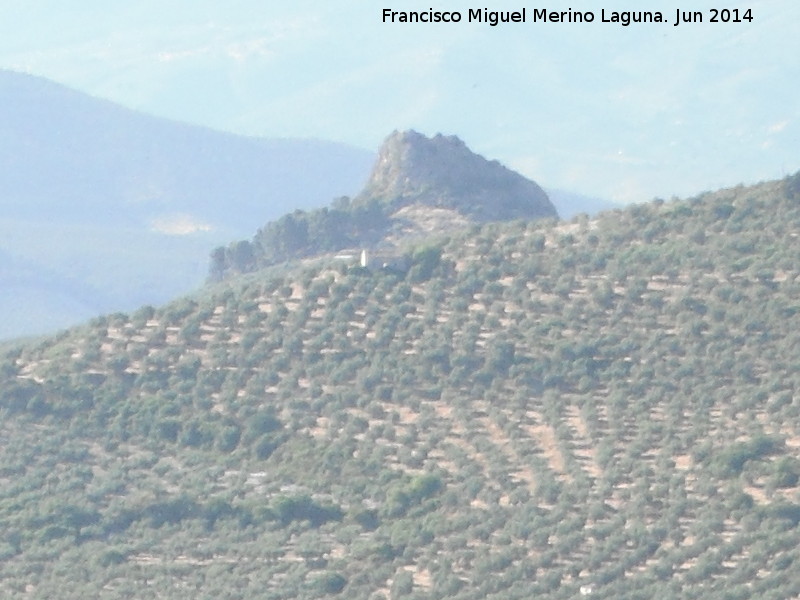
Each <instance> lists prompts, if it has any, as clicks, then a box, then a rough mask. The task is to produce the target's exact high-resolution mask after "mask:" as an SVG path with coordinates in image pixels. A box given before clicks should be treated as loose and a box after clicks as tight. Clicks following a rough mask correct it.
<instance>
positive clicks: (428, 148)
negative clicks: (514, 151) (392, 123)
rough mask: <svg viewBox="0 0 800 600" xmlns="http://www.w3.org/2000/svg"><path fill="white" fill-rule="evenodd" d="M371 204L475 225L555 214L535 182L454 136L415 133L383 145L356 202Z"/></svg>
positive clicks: (395, 137)
mask: <svg viewBox="0 0 800 600" xmlns="http://www.w3.org/2000/svg"><path fill="white" fill-rule="evenodd" d="M375 201H379V202H381V203H383V204H386V205H388V208H389V211H390V212H394V211H396V210H399V209H401V208H403V207H406V206H413V205H424V206H431V207H435V208H446V209H454V210H456V211H457V212H459V213H460V214H462V215H465V216H467V217H469V218H470V219H471V220H475V221H479V222H485V221H504V220H510V219H535V218H542V217H557V216H558V214H557V212H556V209H555V207H554V206H553V205H552V203H551V202H550V200H549V199H548V197H547V194H546V193H545V192H544V190H542V188H540V187H539V186H538V185H537V184H536V183H534V182H533V181H531V180H529V179H526V178H525V177H523V176H522V175H520V174H519V173H515V172H514V171H511V170H510V169H507V168H506V167H504V166H503V165H501V164H500V163H499V162H497V161H496V160H493V161H489V160H486V159H485V158H484V157H482V156H480V155H478V154H475V153H474V152H472V151H471V150H470V149H469V148H467V146H466V144H465V143H464V142H463V141H461V140H460V139H459V138H458V137H456V136H444V135H441V134H437V135H435V136H434V137H432V138H428V137H426V136H424V135H422V134H420V133H417V132H416V131H403V132H399V131H395V132H394V133H392V134H391V135H390V136H389V137H388V138H386V141H385V142H384V143H383V146H382V147H381V149H380V152H379V153H378V160H377V162H376V164H375V166H374V168H373V170H372V174H371V176H370V178H369V181H368V182H367V185H366V186H365V188H364V190H363V191H362V192H361V193H360V194H359V195H358V197H357V198H356V199H355V200H354V203H356V204H368V203H371V202H375Z"/></svg>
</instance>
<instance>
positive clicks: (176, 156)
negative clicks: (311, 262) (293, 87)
mask: <svg viewBox="0 0 800 600" xmlns="http://www.w3.org/2000/svg"><path fill="white" fill-rule="evenodd" d="M0 114H1V115H2V119H0V251H3V252H4V253H5V254H0V261H2V260H3V259H4V258H8V257H13V260H14V265H13V269H11V270H10V271H5V270H0V307H6V308H7V307H10V306H13V307H15V308H14V310H13V311H11V312H9V310H6V311H5V312H4V314H7V315H9V318H6V319H4V320H3V322H2V323H0V338H4V337H9V336H13V335H23V334H32V333H40V332H44V331H48V330H51V329H52V328H53V327H54V326H65V325H68V324H71V323H73V322H75V321H77V320H80V319H83V318H85V317H86V316H87V315H88V314H97V313H99V312H108V311H113V310H123V309H131V308H135V307H136V306H139V305H140V304H143V303H157V302H163V301H166V300H167V299H170V298H172V297H174V296H175V295H177V294H180V293H183V292H186V291H188V290H189V289H191V288H192V287H194V286H196V285H197V284H199V283H201V282H202V281H203V277H204V275H205V269H206V265H207V260H208V254H209V251H210V249H211V248H213V247H214V246H215V245H217V244H219V243H223V242H227V241H229V240H230V239H234V238H235V237H237V236H239V237H244V236H249V235H251V234H252V233H253V231H255V229H256V228H257V227H258V226H260V225H261V224H263V223H265V222H267V221H269V220H271V219H274V218H277V217H278V216H280V215H282V214H284V213H286V212H289V211H290V210H294V209H296V208H313V207H316V206H322V205H324V204H327V203H329V202H330V201H331V200H332V199H333V198H334V197H336V196H339V195H344V194H350V193H353V192H355V191H357V190H358V189H359V188H360V187H361V185H362V184H363V181H364V179H365V178H366V176H367V174H368V172H369V167H370V165H371V162H372V160H373V154H372V153H371V152H369V151H366V150H361V149H358V148H354V147H349V146H346V145H343V144H336V143H331V142H324V141H317V140H288V139H287V140H282V139H277V140H269V139H258V138H250V137H244V136H238V135H233V134H228V133H221V132H216V131H212V130H210V129H207V128H203V127H196V126H191V125H187V124H183V123H179V122H175V121H171V120H166V119H161V118H155V117H151V116H148V115H145V114H142V113H139V112H136V111H133V110H129V109H127V108H123V107H121V106H118V105H116V104H114V103H111V102H108V101H104V100H98V99H96V98H93V97H90V96H88V95H86V94H83V93H80V92H77V91H75V90H72V89H69V88H67V87H64V86H62V85H59V84H56V83H54V82H51V81H48V80H46V79H42V78H38V77H32V76H29V75H23V74H19V73H15V72H9V71H0ZM8 260H11V259H8ZM23 272H24V273H26V275H25V276H24V277H20V273H23ZM67 282H68V285H67ZM37 307H38V308H37ZM42 307H46V309H45V308H42ZM29 309H30V310H29ZM34 309H35V310H34ZM12 312H13V314H11V313H12ZM44 313H47V314H48V317H47V318H46V319H44V318H42V316H41V315H42V314H44Z"/></svg>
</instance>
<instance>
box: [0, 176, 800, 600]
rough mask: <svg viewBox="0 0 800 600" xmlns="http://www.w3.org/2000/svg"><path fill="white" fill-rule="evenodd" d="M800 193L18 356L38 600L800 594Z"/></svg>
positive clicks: (528, 234)
mask: <svg viewBox="0 0 800 600" xmlns="http://www.w3.org/2000/svg"><path fill="white" fill-rule="evenodd" d="M798 235H800V174H798V175H794V176H792V177H790V178H787V179H785V180H782V181H776V182H769V183H764V184H760V185H758V186H754V187H738V188H733V189H730V190H722V191H720V192H715V193H712V194H705V195H703V196H700V197H698V198H694V199H691V200H683V201H675V202H669V203H662V202H658V203H651V204H642V205H636V206H631V207H629V208H627V209H624V210H618V211H614V212H609V213H604V214H601V215H599V216H598V217H597V218H596V219H593V220H589V219H581V218H578V219H575V220H573V221H571V222H569V223H553V222H551V221H546V220H545V221H515V222H511V223H501V224H488V225H474V226H472V227H471V228H470V229H469V230H467V231H465V232H462V233H460V234H454V235H453V236H452V237H451V238H450V239H448V240H443V241H440V242H437V243H436V244H435V245H431V244H427V245H426V244H420V245H418V246H417V248H416V250H415V251H414V252H413V253H412V254H413V259H412V265H411V267H410V269H409V270H408V271H407V272H406V273H396V272H395V273H392V272H384V271H381V270H379V271H367V270H363V269H360V268H356V267H351V266H349V265H347V264H346V263H344V262H337V261H333V260H316V261H307V262H306V263H304V264H302V265H300V266H297V267H285V268H281V269H277V268H272V269H263V270H259V271H257V272H253V273H251V274H248V275H245V276H240V277H236V278H232V279H230V280H229V281H225V282H222V283H219V284H217V285H215V286H212V287H209V288H207V289H206V290H204V291H203V292H201V293H199V294H196V295H194V296H191V297H186V298H183V299H180V300H177V301H175V302H173V303H170V304H168V305H166V306H164V307H162V308H159V309H152V308H148V307H145V308H142V309H140V310H138V311H136V312H134V313H132V314H130V315H125V314H115V315H111V316H108V317H104V318H100V319H95V320H94V321H92V322H91V323H89V324H87V325H85V326H83V327H81V328H77V329H73V330H70V331H68V332H65V333H64V334H62V335H60V336H58V337H57V338H53V339H50V340H47V341H44V342H41V343H39V344H37V345H28V346H22V347H20V348H17V349H16V350H13V351H11V352H9V353H8V354H7V355H6V357H5V358H4V360H3V361H2V363H0V374H2V377H3V382H2V384H0V406H2V409H0V410H1V411H2V416H3V418H2V420H1V421H0V438H1V439H2V440H3V443H2V445H0V478H1V479H2V482H3V485H2V487H0V523H2V529H3V531H5V532H6V534H5V536H4V538H3V540H1V541H0V594H2V595H3V597H8V598H52V597H58V598H87V597H92V598H120V597H136V598H192V599H203V598H216V599H218V600H223V599H229V598H240V599H244V598H253V597H261V598H275V599H278V598H301V599H303V598H321V597H334V596H337V595H339V597H343V598H345V597H346V598H363V599H372V600H377V599H379V598H386V599H395V598H436V599H445V598H447V599H454V600H468V599H470V600H472V599H474V600H478V599H486V598H496V599H498V600H500V599H503V600H514V599H522V598H526V599H527V598H543V599H548V600H556V599H564V600H566V599H568V598H569V599H572V598H576V597H580V596H582V595H583V596H587V595H588V596H590V597H591V598H601V599H609V600H610V599H630V600H633V599H634V598H637V599H638V598H668V599H669V598H676V599H677V598H680V599H682V600H683V599H700V598H702V599H703V600H709V599H710V600H717V599H723V598H725V599H730V598H743V599H744V598H759V599H768V600H779V599H780V600H785V599H787V598H797V597H799V596H800V575H798V573H800V570H798V568H797V566H798V565H800V530H798V525H800V486H799V485H798V483H799V482H800V459H798V452H799V451H800V406H798V399H797V395H796V390H797V389H798V387H799V386H800V380H798V372H797V369H796V368H795V362H796V356H797V351H798V348H800V303H798V297H800V281H798V278H797V277H798V276H797V265H798V264H799V263H800V260H799V259H800V257H799V256H798V250H797V248H798V245H797V239H796V238H797V237H798Z"/></svg>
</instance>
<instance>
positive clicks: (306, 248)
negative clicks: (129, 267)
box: [210, 131, 558, 281]
mask: <svg viewBox="0 0 800 600" xmlns="http://www.w3.org/2000/svg"><path fill="white" fill-rule="evenodd" d="M557 217H558V213H557V212H556V209H555V207H554V206H553V204H552V203H551V202H550V200H549V198H548V197H547V194H546V193H545V192H544V190H542V188H540V187H539V185H538V184H536V183H535V182H533V181H531V180H529V179H526V178H525V177H523V176H522V175H520V174H519V173H515V172H514V171H511V170H509V169H507V168H506V167H504V166H503V165H501V164H500V163H498V162H497V161H488V160H486V159H485V158H484V157H482V156H480V155H478V154H475V153H473V152H472V151H471V150H470V149H469V148H467V146H466V144H464V142H463V141H461V140H460V139H459V138H458V137H456V136H444V135H441V134H437V135H435V136H433V137H431V138H428V137H426V136H424V135H422V134H420V133H418V132H416V131H402V132H401V131H395V132H393V133H392V134H391V135H389V136H388V137H387V138H386V140H385V141H384V142H383V144H382V146H381V148H380V150H379V151H378V157H377V160H376V161H375V165H374V166H373V168H372V173H371V174H370V177H369V179H368V180H367V182H366V185H365V186H364V188H363V189H362V190H361V192H360V193H359V194H358V195H357V196H356V197H355V198H353V199H352V200H351V199H350V198H349V197H343V198H339V199H338V200H337V201H336V202H335V203H334V204H333V206H331V207H329V208H323V209H318V210H314V211H309V212H305V211H301V210H296V211H294V212H293V213H291V214H288V215H285V216H283V217H281V218H280V219H278V220H276V221H273V222H270V223H268V224H267V225H266V226H265V227H263V228H262V229H260V230H259V231H258V233H257V234H256V236H255V237H254V238H253V240H252V241H240V242H235V243H233V244H230V245H229V246H228V247H227V248H223V247H220V248H217V249H216V250H215V251H214V253H213V254H212V257H211V267H210V278H211V279H212V280H213V281H219V280H221V279H224V278H225V277H228V276H230V275H234V274H241V273H247V272H250V271H255V270H258V269H262V268H264V267H268V266H271V265H275V264H279V263H282V262H285V261H288V260H293V259H298V258H308V257H313V256H318V255H320V254H325V253H334V252H339V251H342V250H352V249H354V248H355V249H359V248H369V249H378V250H382V251H391V252H402V251H404V248H405V247H406V246H408V244H409V243H411V242H414V241H419V240H420V239H425V238H428V237H430V236H432V235H444V234H448V233H453V232H455V231H458V230H460V229H463V228H465V227H466V226H468V225H470V224H476V223H488V222H498V221H511V220H514V219H542V218H557Z"/></svg>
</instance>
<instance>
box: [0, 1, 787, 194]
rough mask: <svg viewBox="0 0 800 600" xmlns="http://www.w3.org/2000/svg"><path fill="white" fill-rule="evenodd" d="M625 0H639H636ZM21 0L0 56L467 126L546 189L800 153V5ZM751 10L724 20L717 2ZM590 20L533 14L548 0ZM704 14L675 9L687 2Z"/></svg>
mask: <svg viewBox="0 0 800 600" xmlns="http://www.w3.org/2000/svg"><path fill="white" fill-rule="evenodd" d="M626 4H627V6H626ZM642 4H645V3H643V2H641V1H639V2H632V1H628V2H624V3H616V4H615V3H612V2H611V1H610V0H609V1H608V2H605V1H598V0H583V1H582V2H580V1H577V2H559V1H556V0H553V1H552V2H550V3H547V4H537V3H526V2H525V1H524V0H521V1H519V2H508V1H501V0H498V1H493V2H484V3H483V4H480V3H474V4H473V3H469V2H465V1H464V0H443V1H442V2H438V1H437V2H432V1H430V0H429V1H428V2H427V3H422V2H416V1H409V0H396V1H395V2H394V3H392V2H390V1H388V0H387V1H386V2H384V3H382V4H380V3H376V2H374V0H300V1H294V2H291V3H288V2H285V3H280V2H267V1H265V0H238V1H237V0H230V1H229V2H226V3H221V2H216V1H215V2H211V1H209V0H194V1H192V2H188V1H186V2H183V1H181V2H169V1H168V2H164V1H163V0H161V1H160V2H155V1H151V0H140V1H137V2H135V3H131V2H129V1H127V0H126V1H115V0H104V1H103V2H99V1H88V0H86V1H82V2H80V3H78V2H73V3H53V2H50V1H48V2H46V3H45V2H44V1H42V0H27V1H26V2H22V1H19V0H4V1H3V2H2V5H0V34H2V35H0V67H3V68H10V69H16V70H21V71H26V72H29V73H33V74H37V75H42V76H45V77H48V78H51V79H54V80H56V81H59V82H61V83H65V84H67V85H70V86H72V87H75V88H78V89H80V90H82V91H86V92H89V93H91V94H93V95H96V96H101V97H105V98H109V99H112V100H115V101H117V102H120V103H122V104H124V105H127V106H130V107H133V108H137V109H140V110H142V111H145V112H148V113H153V114H158V115H162V116H168V117H172V118H176V119H181V120H185V121H190V122H194V123H199V124H204V125H208V126H211V127H214V128H218V129H224V130H228V131H234V132H239V133H245V134H252V135H263V136H268V137H316V138H322V139H330V140H336V141H342V142H347V143H351V144H354V145H357V146H361V147H364V148H369V149H376V148H377V146H378V145H379V144H380V142H381V140H382V139H383V138H384V137H385V136H386V135H387V134H388V133H390V132H391V131H392V130H394V129H406V128H415V129H418V130H419V131H422V132H424V133H427V134H433V133H436V132H442V133H447V134H456V135H459V136H460V137H462V138H463V139H464V140H465V141H466V142H467V144H468V145H470V147H471V148H473V149H474V150H475V151H477V152H479V153H481V154H483V155H485V156H487V157H489V158H497V159H499V160H501V161H502V162H504V163H505V164H507V165H508V166H510V167H513V168H516V169H518V170H520V171H521V172H522V173H524V174H525V175H527V176H529V177H531V178H533V179H535V180H536V181H538V182H539V183H540V184H542V185H545V186H547V187H559V188H564V189H569V190H573V191H578V192H582V193H585V194H591V195H597V196H601V197H605V198H609V199H614V200H618V201H632V200H649V199H651V198H653V197H654V196H660V197H667V198H668V197H670V196H672V195H689V194H694V193H698V192H701V191H704V190H708V189H714V188H718V187H721V186H729V185H735V184H737V183H739V182H745V183H751V182H755V181H758V180H760V179H771V178H777V177H781V176H783V175H785V174H789V173H792V172H795V171H797V170H798V169H800V102H798V96H800V94H798V92H800V58H798V57H800V35H798V33H799V32H800V3H797V2H796V1H795V0H752V1H750V2H739V1H736V2H728V3H719V2H705V1H702V2H681V1H679V0H674V1H670V2H648V3H646V4H647V7H646V10H650V11H656V10H660V11H662V12H663V14H664V16H665V17H666V19H668V20H669V21H670V23H669V24H655V23H648V24H633V25H630V26H629V27H622V26H620V25H616V24H612V23H601V22H600V18H601V9H603V8H605V9H606V13H609V12H610V11H612V10H618V11H619V10H625V9H628V10H631V9H633V10H640V8H639V7H641V5H642ZM723 6H724V7H727V8H730V9H733V8H738V9H739V11H740V14H743V13H744V11H745V10H747V9H751V10H752V16H753V21H752V22H750V23H747V22H744V23H737V24H734V23H727V24H726V23H709V22H708V19H709V17H710V12H709V10H708V9H710V8H712V7H723ZM483 7H488V8H489V9H490V10H519V9H521V8H523V7H525V8H527V13H528V21H529V22H527V23H524V24H523V23H519V24H505V25H500V26H497V27H490V26H488V25H485V24H476V23H467V22H462V23H460V24H441V23H439V24H394V25H391V24H384V23H382V22H381V11H382V9H383V8H392V9H394V10H420V9H421V10H428V9H429V8H433V9H435V10H458V11H462V14H463V15H464V20H465V21H466V13H467V11H468V9H469V8H483ZM570 7H571V8H572V9H574V10H576V11H579V10H580V11H588V10H591V11H593V12H594V13H595V15H596V20H595V22H594V23H591V24H586V23H584V24H579V23H561V24H559V23H533V22H531V21H532V12H533V10H534V9H535V8H547V9H548V10H566V9H567V8H570ZM678 8H680V9H683V10H690V9H691V10H699V11H702V12H703V15H704V18H705V21H704V22H703V23H695V24H682V25H680V26H678V27H674V26H673V25H672V22H673V21H674V19H675V13H676V9H678Z"/></svg>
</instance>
